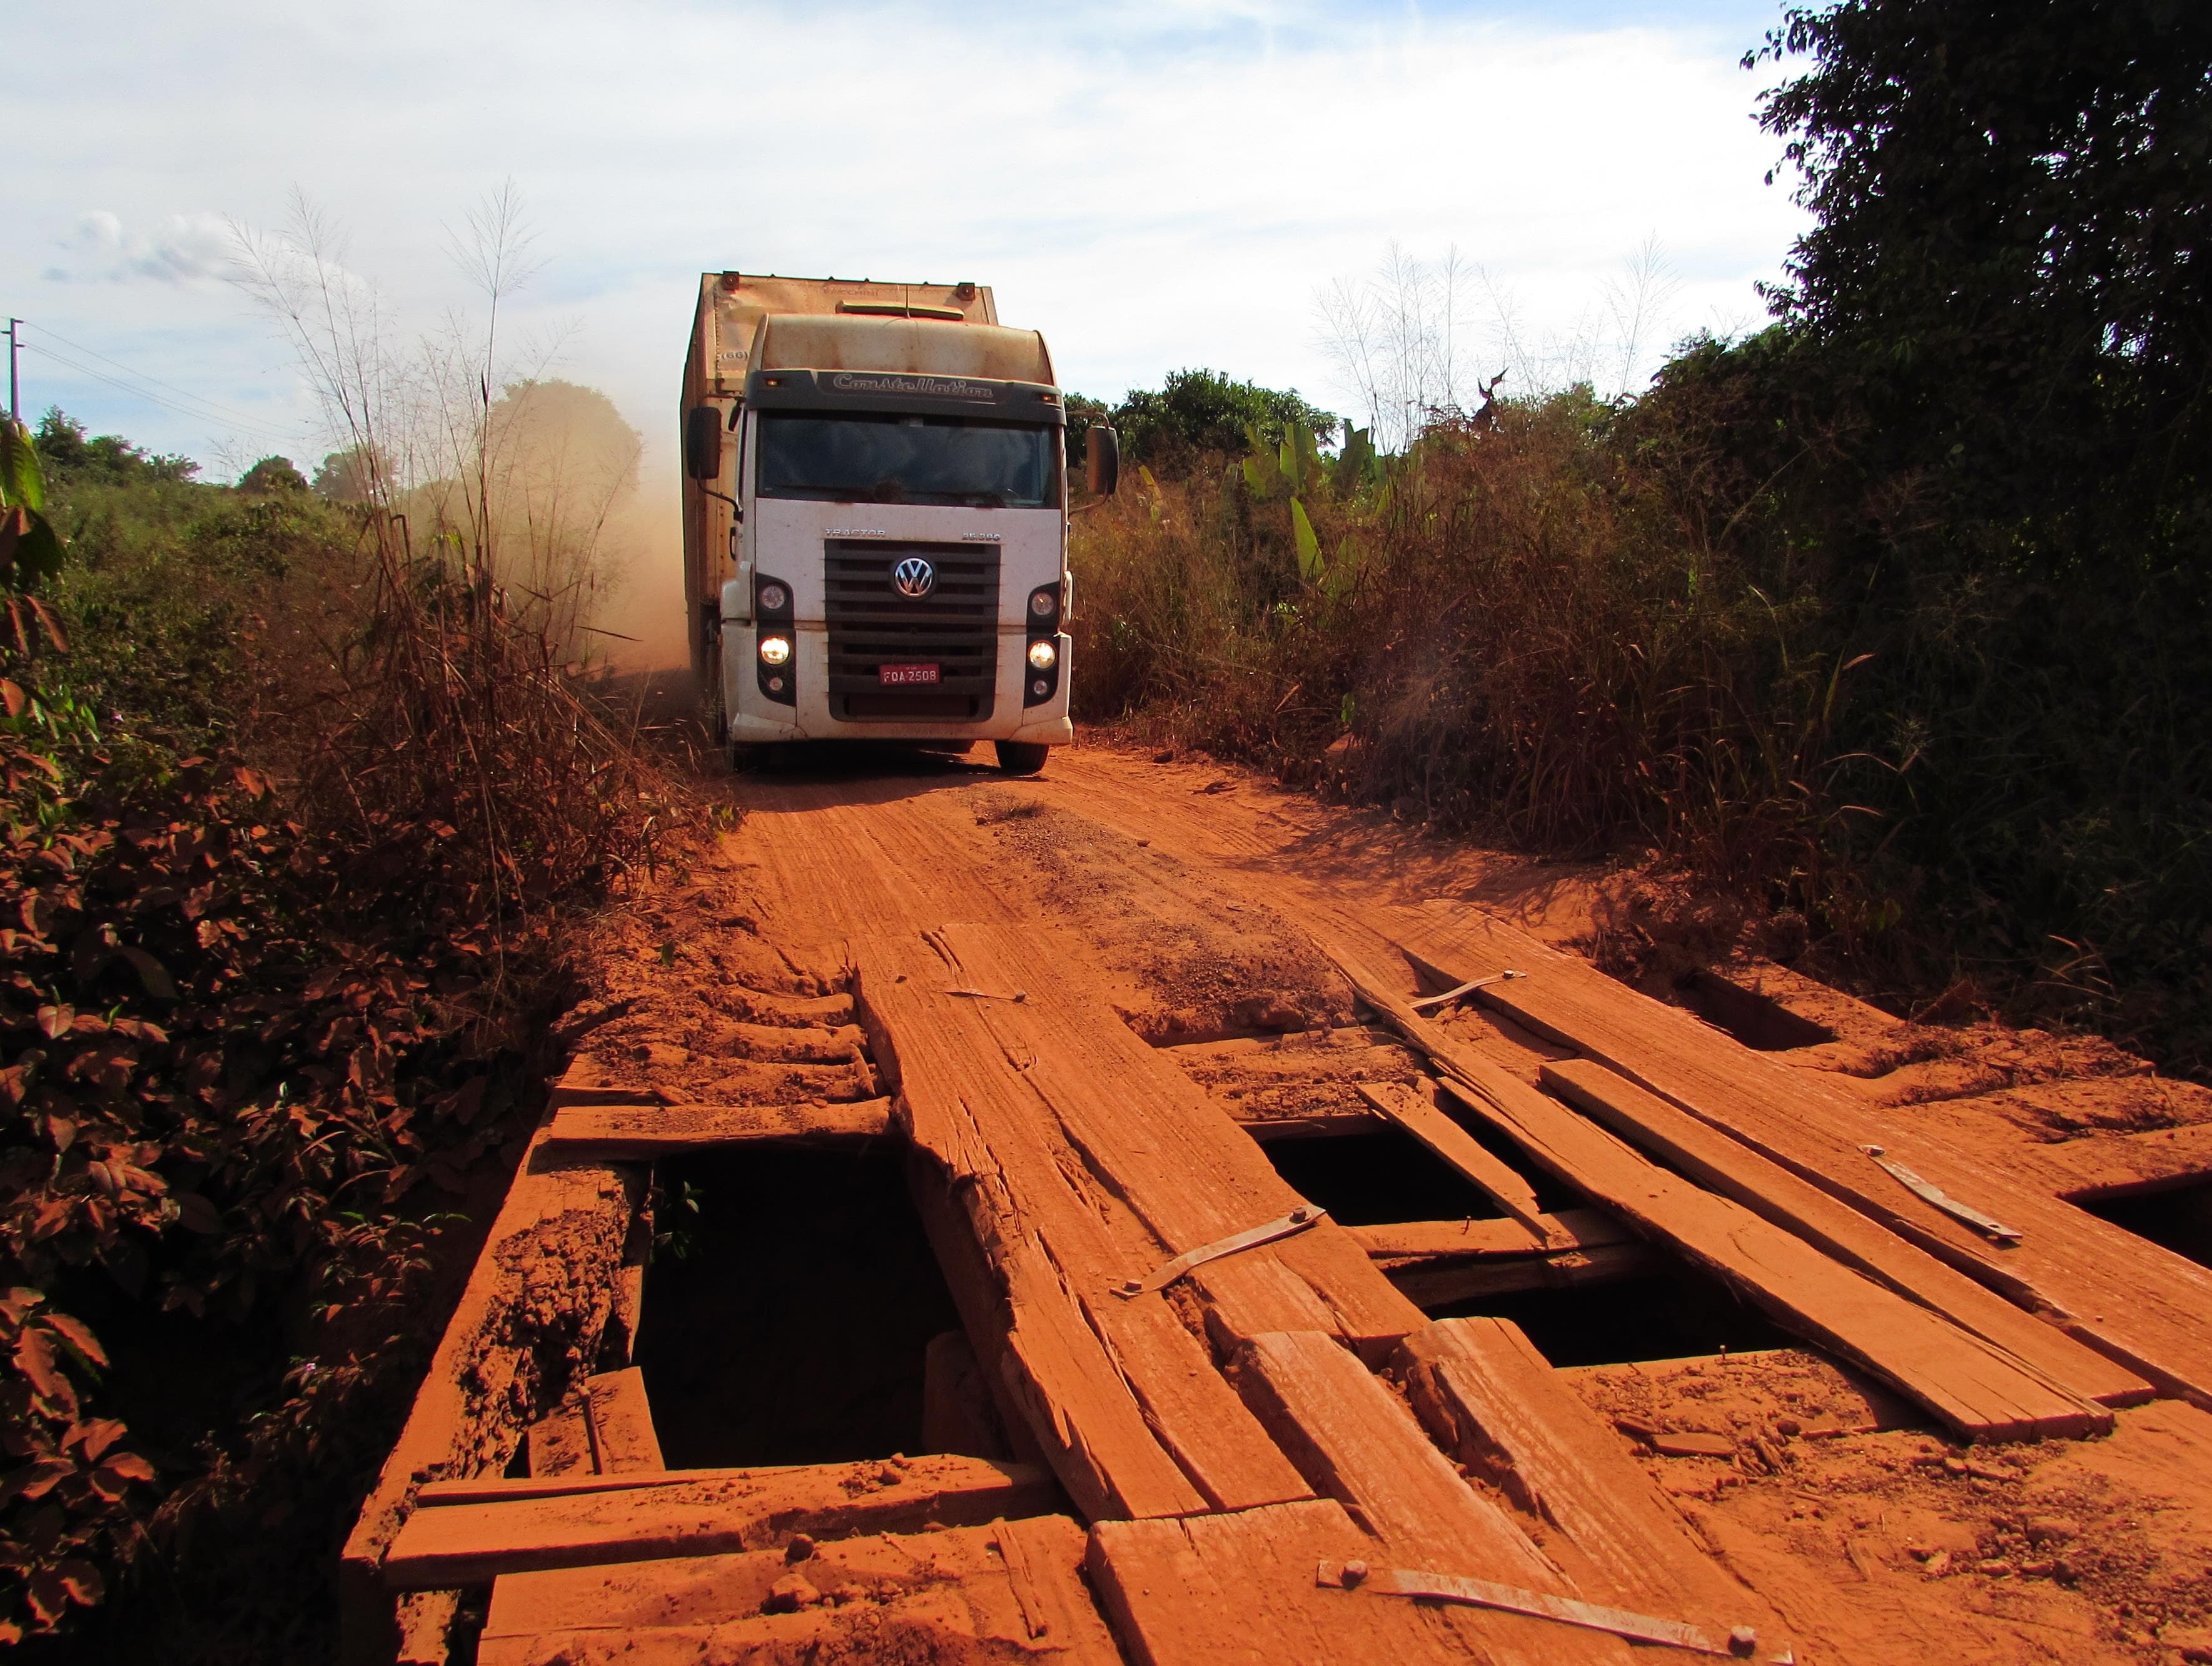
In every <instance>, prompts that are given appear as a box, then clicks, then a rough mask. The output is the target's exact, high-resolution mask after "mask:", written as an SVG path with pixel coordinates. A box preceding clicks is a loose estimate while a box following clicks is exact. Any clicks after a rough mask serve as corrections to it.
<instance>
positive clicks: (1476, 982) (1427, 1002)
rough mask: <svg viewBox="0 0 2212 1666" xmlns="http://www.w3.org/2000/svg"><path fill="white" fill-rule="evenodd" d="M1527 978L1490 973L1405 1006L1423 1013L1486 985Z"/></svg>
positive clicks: (1524, 974)
mask: <svg viewBox="0 0 2212 1666" xmlns="http://www.w3.org/2000/svg"><path fill="white" fill-rule="evenodd" d="M1526 976H1528V973H1526V972H1516V971H1511V970H1507V971H1503V972H1492V973H1491V974H1490V975H1489V976H1486V977H1471V978H1469V979H1468V981H1467V982H1464V983H1462V984H1460V985H1459V986H1458V987H1457V988H1450V989H1447V990H1445V991H1444V992H1443V994H1440V995H1423V996H1422V997H1421V998H1420V999H1419V1000H1413V1001H1408V1002H1407V1006H1411V1007H1412V1008H1413V1010H1414V1011H1415V1012H1421V1011H1424V1010H1425V1009H1426V1008H1428V1007H1431V1006H1449V1005H1450V1004H1451V1003H1452V1002H1454V1001H1455V1000H1459V999H1461V998H1462V996H1466V995H1471V994H1474V992H1475V991H1476V990H1477V989H1480V988H1484V987H1485V986H1486V985H1487V984H1492V983H1506V982H1511V981H1512V980H1513V979H1515V978H1516V977H1526Z"/></svg>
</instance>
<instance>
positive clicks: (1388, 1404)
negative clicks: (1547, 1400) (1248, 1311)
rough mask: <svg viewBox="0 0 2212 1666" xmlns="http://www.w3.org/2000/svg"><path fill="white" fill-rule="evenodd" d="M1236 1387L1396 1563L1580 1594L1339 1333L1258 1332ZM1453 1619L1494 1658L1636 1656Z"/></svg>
mask: <svg viewBox="0 0 2212 1666" xmlns="http://www.w3.org/2000/svg"><path fill="white" fill-rule="evenodd" d="M1237 1388H1238V1389H1239V1391H1240V1392H1242V1393H1243V1395H1244V1397H1245V1399H1246V1401H1247V1402H1248V1403H1249V1404H1250V1405H1251V1406H1252V1408H1253V1409H1254V1410H1255V1412H1257V1413H1258V1414H1259V1416H1260V1420H1261V1422H1262V1423H1264V1424H1265V1425H1266V1426H1267V1429H1268V1431H1269V1432H1270V1433H1272V1434H1273V1436H1274V1437H1275V1438H1276V1439H1277V1440H1278V1441H1279V1442H1280V1443H1281V1444H1282V1446H1283V1449H1284V1450H1285V1451H1286V1452H1288V1453H1289V1454H1290V1455H1291V1462H1294V1463H1296V1464H1297V1466H1298V1468H1299V1469H1300V1471H1301V1472H1302V1473H1303V1474H1304V1475H1305V1477H1306V1479H1307V1481H1310V1483H1311V1484H1312V1486H1313V1487H1314V1490H1315V1491H1316V1492H1318V1493H1325V1494H1327V1495H1328V1497H1330V1498H1333V1499H1337V1500H1339V1501H1340V1503H1342V1504H1343V1505H1345V1507H1346V1509H1348V1510H1350V1511H1352V1514H1353V1516H1354V1517H1355V1518H1356V1519H1357V1520H1358V1521H1359V1522H1361V1523H1364V1525H1365V1526H1366V1528H1367V1529H1368V1531H1369V1532H1370V1533H1371V1534H1373V1535H1375V1537H1376V1540H1377V1541H1378V1542H1379V1545H1380V1547H1381V1554H1382V1555H1383V1557H1385V1558H1387V1560H1390V1561H1391V1562H1393V1563H1395V1564H1402V1565H1404V1566H1445V1567H1479V1568H1480V1569H1482V1570H1483V1571H1484V1572H1485V1573H1486V1574H1489V1575H1491V1576H1492V1577H1494V1578H1498V1579H1501V1580H1504V1581H1505V1582H1507V1583H1509V1584H1516V1585H1521V1586H1525V1587H1527V1588H1528V1589H1529V1590H1540V1591H1543V1592H1546V1593H1547V1594H1549V1595H1552V1596H1578V1595H1580V1594H1581V1593H1579V1592H1577V1591H1576V1590H1573V1589H1572V1588H1571V1586H1570V1585H1569V1584H1567V1583H1566V1581H1565V1579H1564V1578H1562V1577H1561V1575H1560V1572H1559V1569H1558V1568H1557V1567H1556V1566H1554V1565H1553V1563H1552V1562H1551V1561H1550V1560H1548V1559H1547V1558H1546V1556H1545V1555H1544V1554H1543V1553H1542V1552H1541V1551H1540V1550H1538V1549H1537V1548H1536V1547H1535V1546H1534V1545H1533V1544H1531V1543H1530V1542H1529V1541H1528V1535H1526V1534H1525V1533H1523V1532H1522V1529H1521V1528H1520V1526H1519V1524H1518V1523H1516V1522H1515V1521H1514V1519H1513V1518H1512V1517H1510V1515H1508V1514H1507V1513H1506V1512H1505V1511H1504V1510H1502V1509H1501V1508H1499V1506H1498V1505H1497V1504H1495V1503H1493V1502H1492V1499H1490V1498H1489V1496H1488V1495H1486V1494H1485V1493H1480V1492H1478V1491H1477V1490H1476V1489H1475V1488H1474V1487H1470V1486H1469V1485H1468V1483H1467V1481H1464V1480H1463V1479H1462V1477H1461V1476H1460V1474H1459V1473H1458V1471H1456V1470H1455V1469H1454V1468H1452V1466H1451V1464H1450V1463H1449V1462H1448V1461H1447V1460H1446V1459H1445V1457H1444V1456H1443V1454H1442V1453H1441V1452H1439V1451H1438V1450H1437V1448H1436V1447H1435V1445H1434V1444H1431V1442H1430V1440H1429V1438H1428V1437H1427V1436H1426V1435H1425V1434H1424V1433H1423V1432H1422V1431H1421V1428H1420V1426H1419V1425H1418V1424H1417V1423H1416V1422H1415V1421H1414V1420H1413V1416H1412V1414H1410V1413H1409V1412H1408V1411H1407V1408H1406V1407H1405V1406H1404V1405H1403V1404H1402V1403H1401V1402H1399V1401H1398V1400H1397V1399H1396V1398H1395V1396H1393V1395H1392V1394H1391V1393H1390V1391H1389V1389H1387V1388H1385V1387H1384V1386H1383V1383H1381V1382H1379V1381H1378V1380H1376V1378H1375V1377H1373V1376H1371V1375H1370V1374H1369V1372H1368V1371H1367V1369H1366V1368H1365V1367H1364V1365H1361V1364H1360V1363H1359V1361H1358V1359H1355V1358H1354V1357H1353V1356H1352V1354H1351V1353H1348V1352H1347V1351H1346V1350H1345V1349H1344V1348H1342V1347H1339V1346H1338V1345H1337V1343H1336V1341H1334V1338H1331V1337H1328V1336H1325V1335H1321V1334H1319V1333H1317V1332H1312V1331H1308V1332H1304V1333H1297V1334H1291V1333H1285V1334H1279V1335H1268V1336H1255V1337H1253V1338H1250V1339H1249V1340H1248V1341H1246V1342H1245V1343H1244V1344H1243V1346H1242V1347H1240V1348H1239V1349H1238V1351H1237ZM1362 1554H1376V1553H1375V1552H1373V1551H1369V1552H1365V1553H1362ZM1449 1626H1450V1627H1451V1628H1452V1629H1453V1630H1454V1631H1455V1632H1457V1633H1460V1634H1462V1635H1463V1636H1466V1637H1468V1639H1470V1641H1479V1645H1480V1647H1481V1648H1482V1649H1483V1650H1484V1651H1487V1652H1489V1653H1491V1654H1492V1655H1493V1656H1496V1655H1510V1654H1511V1653H1512V1652H1514V1651H1518V1650H1522V1649H1525V1650H1527V1651H1528V1652H1529V1654H1530V1656H1531V1657H1532V1658H1544V1659H1548V1660H1553V1661H1589V1662H1596V1661H1607V1662H1620V1661H1626V1659H1627V1653H1626V1650H1625V1649H1624V1648H1623V1647H1622V1645H1620V1644H1619V1643H1618V1642H1616V1641H1613V1640H1612V1639H1601V1638H1595V1637H1589V1636H1583V1635H1577V1634H1576V1633H1572V1632H1561V1631H1557V1630H1552V1631H1549V1632H1547V1629H1546V1628H1545V1627H1544V1626H1542V1625H1541V1623H1540V1622H1537V1621H1534V1620H1526V1619H1522V1618H1517V1617H1514V1616H1510V1615H1504V1614H1454V1615H1452V1616H1450V1618H1449Z"/></svg>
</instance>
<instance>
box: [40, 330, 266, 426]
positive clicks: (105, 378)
mask: <svg viewBox="0 0 2212 1666" xmlns="http://www.w3.org/2000/svg"><path fill="white" fill-rule="evenodd" d="M23 345H24V346H25V347H27V348H28V349H29V350H31V351H32V352H33V353H37V354H40V356H43V357H46V358H49V359H52V361H53V362H55V363H57V364H62V365H66V366H68V367H69V368H70V369H71V370H74V371H76V373H77V374H79V375H81V376H89V377H91V378H92V379H93V380H94V381H96V382H105V383H106V384H107V386H110V387H112V388H114V389H115V390H117V391H118V392H123V393H128V394H129V395H131V398H134V399H143V400H145V401H146V402H147V403H148V404H155V405H159V406H161V409H163V410H167V411H170V412H173V414H175V415H177V416H179V417H188V418H190V419H191V421H193V422H195V423H215V424H216V425H217V426H220V427H227V428H233V429H239V430H240V431H241V432H243V433H245V434H246V435H247V436H248V437H249V438H252V439H256V440H264V441H270V442H272V443H276V444H280V445H290V444H291V443H293V441H295V440H296V439H297V438H299V436H298V435H291V434H280V433H277V432H276V431H275V430H273V429H262V428H258V427H248V426H247V425H246V424H245V423H234V422H231V421H230V420H229V419H228V418H226V417H217V416H214V415H211V414H210V413H209V412H207V411H204V410H192V409H191V407H190V406H187V405H183V404H179V403H178V402H177V401H176V400H174V399H171V398H165V397H164V396H162V395H161V394H159V393H155V392H152V391H150V390H149V389H147V388H144V387H140V386H135V385H133V384H132V383H130V382H126V381H124V380H120V379H119V378H118V377H114V376H111V375H109V374H106V372H105V371H100V370H95V369H94V368H92V367H91V366H90V365H88V364H80V363H79V362H77V361H76V360H75V359H73V358H71V357H70V356H69V355H67V354H66V353H57V352H56V351H55V350H53V349H52V348H51V347H48V346H46V345H45V344H42V343H40V342H25V343H24V344H23Z"/></svg>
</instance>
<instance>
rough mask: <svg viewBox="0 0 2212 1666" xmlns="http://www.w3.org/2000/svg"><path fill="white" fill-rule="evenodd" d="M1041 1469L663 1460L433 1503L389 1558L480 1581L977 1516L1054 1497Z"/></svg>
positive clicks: (408, 1579)
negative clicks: (611, 1481) (654, 1471)
mask: <svg viewBox="0 0 2212 1666" xmlns="http://www.w3.org/2000/svg"><path fill="white" fill-rule="evenodd" d="M1060 1496H1061V1495H1060V1489H1059V1487H1057V1486H1056V1485H1055V1484H1054V1481H1053V1478H1052V1476H1051V1475H1050V1474H1048V1472H1046V1471H1044V1470H1042V1469H1037V1468H1031V1467H1029V1466H1026V1465H1017V1464H1004V1463H993V1462H989V1461H988V1460H987V1459H983V1458H968V1457H951V1456H930V1457H917V1458H908V1459H907V1460H906V1461H905V1462H902V1463H900V1462H860V1463H825V1464H809V1465H804V1466H800V1467H797V1468H771V1469H723V1470H709V1471H701V1470H680V1469H679V1470H671V1471H666V1472H665V1473H664V1474H663V1475H662V1476H661V1477H659V1479H658V1480H657V1481H655V1483H654V1484H653V1485H651V1486H633V1487H612V1488H605V1489H595V1490H588V1491H586V1490H578V1491H569V1492H541V1493H516V1494H513V1495H510V1496H507V1497H503V1498H500V1499H495V1500H492V1501H478V1502H472V1503H454V1504H449V1503H431V1504H428V1505H426V1506H425V1507H423V1508H421V1509H418V1510H416V1511H415V1513H414V1514H413V1515H411V1516H410V1517H408V1518H407V1522H406V1524H405V1525H404V1527H402V1528H401V1529H399V1534H398V1537H397V1538H396V1539H394V1540H393V1541H392V1549H391V1552H390V1553H389V1554H387V1555H386V1558H385V1562H384V1578H385V1580H386V1583H387V1584H392V1585H396V1586H402V1587H409V1586H422V1587H451V1586H462V1585H475V1584H483V1583H484V1582H485V1581H486V1580H488V1579H491V1578H495V1577H497V1576H498V1575H501V1574H506V1573H517V1572H526V1571H529V1570H531V1569H535V1568H559V1567H580V1566H587V1565H589V1564H592V1563H598V1562H621V1561H639V1560H647V1559H650V1558H653V1557H661V1556H703V1555H709V1554H717V1553H721V1552H727V1551H738V1550H759V1549H765V1548H768V1547H771V1546H775V1545H781V1544H784V1543H787V1542H788V1541H789V1540H790V1538H791V1535H793V1534H794V1533H805V1534H809V1535H813V1536H815V1537H817V1538H820V1537H828V1536H832V1535H844V1534H854V1533H889V1532H896V1531H898V1530H899V1529H909V1530H910V1529H916V1528H920V1527H921V1526H922V1525H924V1524H925V1523H932V1522H934V1523H941V1524H945V1525H948V1526H951V1525H974V1524H977V1523H986V1522H989V1521H991V1520H992V1519H993V1518H994V1517H1000V1516H1020V1515H1030V1514H1036V1513H1038V1512H1040V1511H1049V1510H1051V1509H1053V1508H1054V1506H1055V1505H1057V1504H1058V1503H1059V1501H1060Z"/></svg>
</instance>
